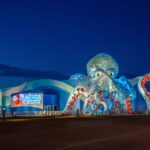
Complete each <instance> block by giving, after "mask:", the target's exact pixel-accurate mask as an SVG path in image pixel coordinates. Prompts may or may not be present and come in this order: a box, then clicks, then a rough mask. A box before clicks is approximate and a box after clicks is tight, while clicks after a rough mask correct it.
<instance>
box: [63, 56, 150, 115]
mask: <svg viewBox="0 0 150 150" xmlns="http://www.w3.org/2000/svg"><path fill="white" fill-rule="evenodd" d="M118 72H119V67H118V64H117V62H116V61H115V59H114V58H112V57H111V56H110V55H108V54H104V53H100V54H98V55H96V56H95V57H93V58H92V59H91V60H90V61H89V62H88V64H87V75H83V74H75V75H73V76H71V78H70V79H72V80H77V81H78V85H77V86H76V87H75V88H74V90H73V91H72V93H71V94H70V96H69V99H68V102H67V104H66V107H65V109H64V111H67V112H69V113H72V112H73V108H74V105H75V103H76V101H77V100H78V99H82V100H83V101H84V105H83V114H87V115H100V114H109V113H111V114H112V113H114V114H120V113H128V114H132V113H133V112H134V101H135V98H136V91H135V89H134V87H133V86H134V85H136V84H137V83H138V88H139V91H140V92H141V94H142V96H143V98H144V99H145V101H146V103H147V106H149V105H150V93H149V92H148V91H147V89H146V87H145V85H146V83H147V82H148V81H149V80H150V74H148V75H146V76H142V77H137V78H135V79H132V80H128V79H127V78H126V77H125V76H121V77H120V78H118V79H117V78H116V77H117V75H118ZM148 109H150V108H149V107H148Z"/></svg>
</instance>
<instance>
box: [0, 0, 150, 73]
mask: <svg viewBox="0 0 150 150" xmlns="http://www.w3.org/2000/svg"><path fill="white" fill-rule="evenodd" d="M149 35H150V2H149V1H148V0H140V1H138V0H122V1H121V0H55V1H51V0H41V1H38V0H36V1H32V0H21V1H20V0H18V1H8V0H5V1H1V2H0V63H1V64H7V65H12V66H16V67H21V68H30V69H38V70H57V71H62V72H64V73H66V74H74V73H77V72H80V73H84V72H85V71H86V63H87V62H88V60H89V59H90V58H91V57H92V56H94V55H96V54H97V53H101V52H105V53H108V54H110V55H112V56H113V57H114V58H115V59H116V60H117V62H118V63H119V66H120V72H121V73H124V74H135V75H142V74H145V73H148V72H150V59H149V57H150V36H149Z"/></svg>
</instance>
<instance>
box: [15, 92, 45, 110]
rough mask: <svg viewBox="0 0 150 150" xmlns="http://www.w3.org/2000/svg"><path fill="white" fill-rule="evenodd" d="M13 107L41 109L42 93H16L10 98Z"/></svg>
mask: <svg viewBox="0 0 150 150" xmlns="http://www.w3.org/2000/svg"><path fill="white" fill-rule="evenodd" d="M12 106H13V107H21V106H26V107H37V108H41V109H43V94H42V93H18V94H15V95H13V96H12Z"/></svg>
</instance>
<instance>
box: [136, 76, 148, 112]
mask: <svg viewBox="0 0 150 150" xmlns="http://www.w3.org/2000/svg"><path fill="white" fill-rule="evenodd" d="M149 81H150V74H147V75H146V76H144V77H142V78H141V79H140V80H139V82H138V88H139V91H140V93H141V95H142V96H143V98H144V100H145V101H146V104H147V110H150V92H149V91H148V90H147V89H146V83H147V82H149Z"/></svg>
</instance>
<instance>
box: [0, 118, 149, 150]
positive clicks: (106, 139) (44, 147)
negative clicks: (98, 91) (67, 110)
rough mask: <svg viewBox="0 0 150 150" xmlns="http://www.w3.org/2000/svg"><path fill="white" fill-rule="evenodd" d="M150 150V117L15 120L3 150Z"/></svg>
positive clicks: (0, 139) (1, 129) (2, 134)
mask: <svg viewBox="0 0 150 150" xmlns="http://www.w3.org/2000/svg"><path fill="white" fill-rule="evenodd" d="M9 149H10V150H19V149H20V150H27V149H36V150H67V149H73V150H78V149H79V150H84V149H85V150H86V149H87V150H131V149H132V150H149V149H150V118H149V117H143V118H142V117H121V118H120V117H118V118H117V117H115V118H111V119H110V118H104V119H101V118H92V119H91V118H77V119H76V118H68V119H48V120H47V119H46V120H45V119H44V120H42V119H39V120H18V121H16V120H11V121H10V122H6V123H0V150H9Z"/></svg>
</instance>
